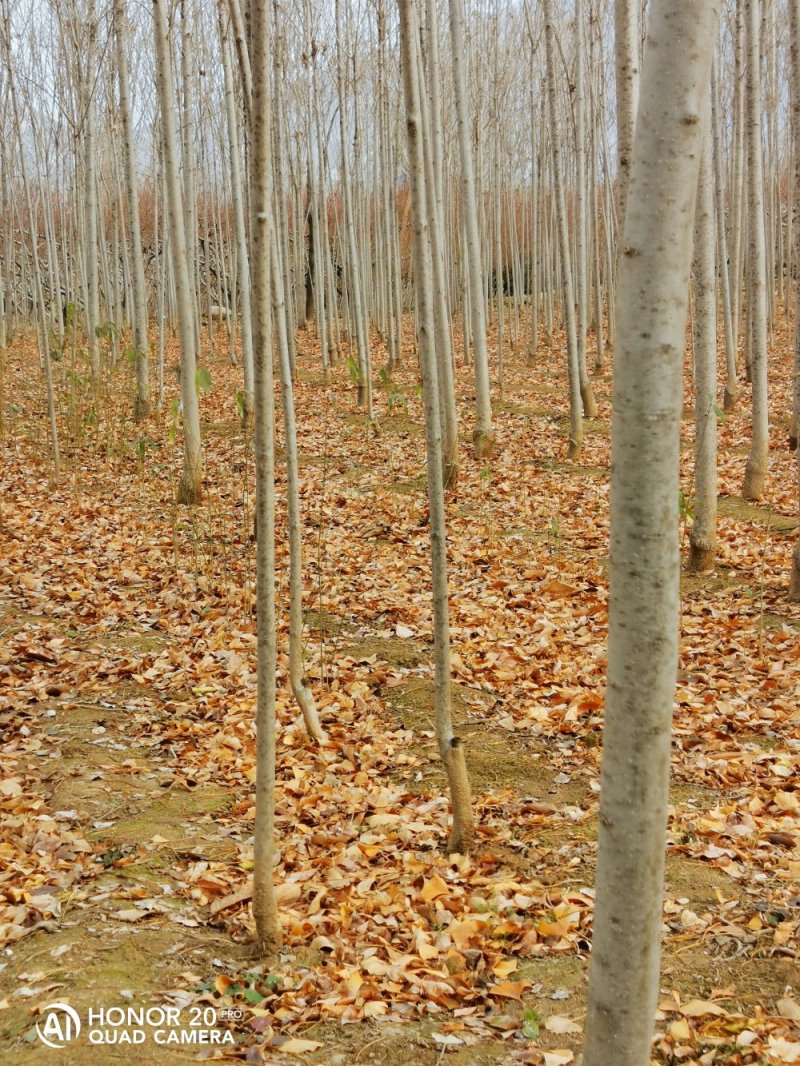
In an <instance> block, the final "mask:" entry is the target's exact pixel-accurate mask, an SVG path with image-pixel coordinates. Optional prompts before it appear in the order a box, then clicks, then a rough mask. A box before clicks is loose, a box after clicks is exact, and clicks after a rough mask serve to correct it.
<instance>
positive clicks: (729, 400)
mask: <svg viewBox="0 0 800 1066" xmlns="http://www.w3.org/2000/svg"><path fill="white" fill-rule="evenodd" d="M722 410H723V411H724V412H725V413H726V414H731V413H732V412H733V411H735V410H736V389H731V388H729V387H728V386H727V385H726V386H725V393H724V396H723V399H722Z"/></svg>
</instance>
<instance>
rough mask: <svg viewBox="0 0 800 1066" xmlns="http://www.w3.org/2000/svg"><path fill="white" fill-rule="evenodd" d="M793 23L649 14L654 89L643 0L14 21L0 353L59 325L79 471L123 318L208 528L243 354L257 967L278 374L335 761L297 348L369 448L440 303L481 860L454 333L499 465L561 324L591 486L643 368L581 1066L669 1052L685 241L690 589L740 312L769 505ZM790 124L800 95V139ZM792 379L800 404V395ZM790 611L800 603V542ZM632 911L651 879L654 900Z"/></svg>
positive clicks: (619, 472)
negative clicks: (380, 391) (669, 811)
mask: <svg viewBox="0 0 800 1066" xmlns="http://www.w3.org/2000/svg"><path fill="white" fill-rule="evenodd" d="M797 3H798V0H789V8H790V12H789V13H790V14H791V16H792V17H791V19H789V20H788V25H789V26H790V31H791V32H790V36H789V40H788V41H787V40H785V39H783V37H782V28H783V27H784V26H785V25H786V24H787V23H786V21H785V20H783V18H782V6H781V4H780V3H779V2H778V0H771V2H768V3H765V4H762V5H759V4H758V3H757V0H738V2H737V3H736V4H731V5H729V6H728V7H727V8H726V10H725V12H724V14H723V18H722V20H721V25H722V32H721V34H720V33H718V31H717V23H718V15H719V12H718V9H717V4H716V3H715V2H714V0H703V2H702V3H699V4H695V5H686V4H682V3H673V2H670V0H653V3H652V5H651V6H652V10H651V13H650V16H649V23H648V48H647V53H646V56H645V62H644V68H643V69H644V73H643V77H642V82H641V86H640V80H639V66H640V41H641V37H642V33H641V27H640V23H639V11H640V8H639V4H638V3H637V2H630V0H617V3H616V4H615V8H614V12H613V16H614V17H613V25H614V30H615V32H614V33H613V34H612V33H611V23H612V18H611V14H612V13H611V12H610V11H609V10H608V5H607V4H605V3H603V2H602V0H596V2H591V3H589V4H582V3H580V2H578V3H576V4H575V5H574V7H573V5H571V4H570V5H569V6H568V7H565V6H563V5H558V6H557V5H555V4H554V3H553V2H552V0H543V3H542V4H541V5H532V4H530V3H525V4H523V5H522V6H515V5H510V4H508V5H502V4H499V3H496V4H493V5H491V6H489V7H488V8H483V7H475V8H474V9H472V10H470V11H469V12H467V11H466V10H465V7H464V4H463V2H462V0H448V3H447V6H446V11H445V10H441V11H440V10H439V9H437V6H436V4H435V3H434V2H433V0H425V2H423V0H400V3H399V11H398V12H395V11H394V9H391V10H390V9H389V8H388V6H387V5H385V4H384V3H383V2H382V0H376V3H374V4H373V5H368V6H366V7H363V8H362V7H354V6H353V5H350V4H346V3H345V0H337V2H336V4H335V7H334V10H333V12H332V18H328V14H330V13H323V12H322V11H318V10H315V9H314V8H313V7H312V5H311V4H310V2H309V0H305V3H303V4H302V5H298V6H295V7H293V8H283V7H278V6H276V7H274V8H273V7H272V6H271V5H268V4H266V3H265V2H263V0H251V2H250V4H249V5H248V6H247V7H246V9H244V10H243V9H242V7H240V5H239V3H238V0H227V3H222V2H220V4H219V6H218V7H214V6H213V5H203V4H199V3H193V2H192V0H180V2H179V4H178V5H177V6H176V7H172V8H170V7H168V5H167V3H166V0H153V4H152V18H151V20H149V21H150V29H151V31H152V37H151V40H152V44H151V45H149V46H148V45H146V44H145V40H144V37H143V36H141V34H140V33H139V32H137V33H132V32H131V27H130V24H129V17H130V12H129V11H126V8H125V3H124V0H114V3H113V6H112V7H111V9H109V10H105V9H103V10H101V9H98V8H97V7H96V3H95V0H86V2H85V5H82V6H78V5H77V4H73V5H65V4H62V3H59V4H57V5H56V4H54V5H53V7H52V9H51V11H52V16H53V17H52V19H49V20H47V21H44V20H42V19H41V18H40V17H38V16H39V10H38V8H36V7H32V8H31V9H29V10H26V9H25V8H24V7H23V5H22V4H21V3H20V4H18V5H17V6H12V3H11V0H0V4H1V7H0V10H2V26H3V39H2V52H3V64H2V67H0V78H1V79H2V84H0V101H2V102H1V103H0V108H2V110H1V111H0V121H2V124H3V133H4V134H5V136H3V138H2V145H1V146H0V164H2V167H1V170H0V195H1V196H2V213H3V218H4V220H5V226H4V230H3V238H2V248H0V252H2V260H0V267H1V269H0V294H2V302H1V303H0V329H2V336H0V347H5V343H6V337H7V333H8V330H9V327H10V329H11V330H13V331H16V330H18V329H20V328H22V326H23V325H24V324H25V323H26V322H30V323H32V324H33V325H34V327H35V329H36V332H37V339H38V346H39V353H40V357H41V363H42V369H43V388H44V394H45V396H46V399H47V409H48V417H49V425H50V439H51V447H52V458H53V465H54V469H55V472H56V474H57V473H58V470H59V465H60V458H59V406H60V402H61V393H60V388H61V387H62V386H63V381H64V369H65V366H66V361H65V360H64V359H63V358H62V357H63V353H64V352H65V350H66V348H67V346H68V345H69V344H71V345H72V349H73V372H74V367H75V366H76V365H83V364H81V359H83V361H84V363H85V367H86V373H87V386H88V388H89V390H90V391H91V393H92V395H93V402H94V403H95V404H97V405H100V404H101V402H102V398H101V384H102V380H103V375H104V356H103V352H102V350H101V349H102V348H104V347H106V345H102V344H101V340H102V339H103V337H107V338H108V339H109V344H108V345H107V347H108V348H109V352H110V359H111V361H112V362H113V361H114V359H120V358H122V354H123V351H122V343H121V342H122V338H123V337H126V336H127V332H126V331H127V329H128V327H129V326H130V329H131V333H130V337H131V340H130V345H129V346H128V347H127V349H126V351H127V354H128V355H129V356H130V359H131V361H132V363H133V364H134V366H135V398H134V404H133V412H132V413H133V416H134V417H135V418H138V419H143V418H145V417H147V416H148V414H149V411H150V408H151V405H152V403H153V397H152V395H151V392H152V391H153V390H151V381H150V373H151V370H152V369H153V368H154V366H153V365H154V363H155V365H157V367H158V389H157V392H156V396H157V402H161V401H162V400H163V395H164V369H163V353H164V350H165V339H164V338H165V331H166V330H167V329H168V328H169V325H170V324H174V325H175V327H176V329H177V333H178V337H179V349H180V367H179V371H180V389H181V414H182V423H183V440H184V461H183V471H182V476H181V481H180V485H179V487H178V500H179V502H181V503H185V504H193V503H196V502H198V501H199V500H200V498H201V495H202V442H201V439H200V419H199V405H198V390H197V380H198V378H197V375H198V367H199V365H200V358H201V351H202V350H203V345H210V344H212V343H213V340H212V338H213V333H210V334H209V336H208V338H207V339H204V338H203V333H202V328H201V324H202V319H203V318H206V319H207V320H208V321H209V323H210V324H213V322H214V320H215V319H219V318H222V319H224V320H225V321H226V322H227V323H228V328H229V347H230V352H231V355H232V357H233V358H236V359H237V360H238V359H241V365H242V388H241V394H240V399H241V404H240V406H241V412H242V417H243V420H244V422H245V425H246V426H247V427H248V428H249V427H251V426H252V428H253V430H254V447H255V456H256V481H257V497H256V498H257V507H256V511H257V550H256V554H257V581H258V705H257V726H258V739H257V764H258V779H257V788H256V835H255V840H256V858H255V868H254V897H253V901H254V902H253V907H254V914H255V918H256V924H257V931H258V939H259V943H260V945H261V947H262V949H263V950H264V952H266V953H268V952H271V951H273V950H274V949H275V947H276V946H277V944H278V943H279V941H280V922H279V916H278V914H277V909H276V906H275V896H274V892H273V886H272V866H273V822H274V788H275V661H276V619H275V594H274V589H275V574H274V531H275V493H274V471H275V451H274V440H275V429H274V419H275V406H274V393H275V385H274V380H273V377H274V367H277V373H278V380H279V385H280V391H281V400H282V404H281V406H282V411H283V418H284V431H285V435H286V441H287V448H286V456H287V506H288V510H289V518H290V521H289V532H290V538H291V540H290V543H291V584H292V599H291V626H290V637H291V662H292V670H291V675H292V687H293V690H294V693H295V696H296V698H297V701H298V704H299V705H300V707H301V708H302V711H303V714H304V717H305V721H306V724H307V727H308V730H309V733H310V735H311V736H312V737H313V738H314V739H315V740H316V741H317V742H319V743H324V742H325V734H324V730H323V728H322V726H321V724H320V722H319V720H318V718H317V715H316V710H315V707H314V701H313V696H312V694H311V692H310V690H309V689H308V686H307V685H306V684H305V681H304V679H303V676H302V657H301V647H300V629H301V618H302V613H301V603H300V589H301V544H300V510H299V491H298V479H297V455H296V434H295V412H294V401H293V389H292V381H293V375H294V372H295V363H296V359H295V351H294V340H295V336H296V331H297V329H298V328H309V327H310V326H311V325H312V324H313V329H314V331H315V337H316V340H317V343H318V358H319V361H320V364H321V367H322V368H323V369H324V370H325V371H326V372H327V371H329V370H330V369H331V367H332V366H333V364H335V363H336V362H337V360H338V359H339V358H340V356H342V355H345V356H346V357H347V361H348V363H349V368H350V372H351V374H352V376H353V378H354V381H355V382H356V384H357V402H358V404H359V405H360V406H361V407H362V408H363V410H364V413H365V416H366V417H367V418H368V419H369V421H370V422H371V423H373V425H374V424H375V423H376V422H377V420H378V415H379V413H378V411H377V409H376V405H375V401H374V397H373V392H372V383H373V374H374V362H375V360H376V356H377V357H378V358H380V360H381V362H383V363H385V366H386V368H387V370H388V372H389V373H391V371H392V369H393V368H394V366H396V365H397V363H398V362H399V361H400V359H401V358H402V355H403V346H402V338H403V336H404V330H406V331H407V330H408V321H407V320H404V312H405V311H406V310H408V309H409V307H413V310H414V315H415V333H416V341H417V353H418V360H419V368H420V372H421V376H422V382H423V394H424V401H425V403H424V406H425V423H426V460H427V477H428V497H429V503H430V537H431V561H432V584H433V604H434V653H435V681H436V684H435V693H436V696H435V699H436V708H435V709H436V727H437V736H438V741H439V750H440V754H441V757H442V760H443V763H444V765H445V767H446V770H447V776H448V782H449V785H450V792H451V799H452V808H453V828H452V834H451V838H450V842H449V847H450V850H451V851H459V852H467V851H469V850H470V848H471V846H472V841H473V816H472V809H471V798H470V790H469V782H468V776H467V769H466V761H465V757H464V747H463V744H462V743H461V740H460V738H459V737H458V736H457V735H455V733H454V730H453V725H452V720H451V714H450V658H449V656H450V637H449V622H448V601H447V558H446V536H445V511H446V508H445V492H446V489H447V487H448V485H450V484H452V482H453V480H454V478H455V477H456V474H457V469H458V464H459V430H460V427H459V424H458V416H457V410H456V403H455V390H454V347H453V341H452V338H453V325H454V321H455V320H456V319H457V317H460V320H461V326H462V335H463V339H464V344H463V349H464V358H467V357H469V358H470V360H471V363H472V366H473V368H474V376H475V414H474V435H473V443H474V451H475V454H476V455H477V456H478V457H486V456H487V455H491V453H492V452H493V450H494V449H495V448H496V447H497V446H498V445H501V443H502V442H498V441H497V439H496V431H495V427H494V424H493V414H492V403H491V400H492V395H491V390H492V388H494V390H495V391H496V392H499V391H500V390H501V389H502V382H503V360H504V355H505V352H506V346H507V344H509V343H510V344H512V345H514V346H515V347H522V348H524V350H526V351H527V352H528V354H529V355H530V357H531V361H532V364H533V369H532V372H534V373H535V360H536V357H537V353H538V351H539V348H540V347H541V346H542V345H548V346H550V345H552V344H553V343H554V338H555V335H556V330H557V328H558V327H563V330H564V337H565V345H564V347H565V359H566V367H567V371H568V374H567V378H568V385H569V387H568V397H567V400H568V406H569V416H570V417H569V437H568V441H567V448H568V455H569V457H570V458H571V459H573V460H578V459H579V458H580V454H581V446H582V439H583V420H584V419H585V418H591V417H593V416H594V415H595V413H596V405H595V400H594V397H593V393H592V386H591V378H590V374H589V366H588V358H587V352H588V349H589V339H590V337H591V338H592V339H593V342H594V363H595V367H596V368H598V369H599V368H602V366H603V363H604V359H605V352H606V350H608V349H610V348H616V349H617V354H616V359H615V379H614V427H613V449H614V457H615V458H614V467H613V477H612V556H611V560H612V562H611V596H612V599H611V628H610V646H609V696H608V700H607V719H606V723H607V724H606V734H605V759H604V771H603V793H602V807H601V826H602V828H601V836H600V864H599V871H598V895H597V916H596V925H595V951H594V962H593V968H592V978H591V985H590V1015H589V1027H588V1032H589V1038H588V1045H587V1051H586V1066H599V1064H600V1063H607V1062H611V1061H613V1062H615V1063H620V1064H623V1066H624V1064H626V1063H630V1064H631V1066H634V1064H636V1066H639V1064H641V1063H643V1062H645V1061H647V1055H648V1047H649V1037H650V1032H651V1029H652V1021H653V1011H654V1008H655V997H656V993H657V988H658V979H657V978H658V950H657V945H658V932H659V925H660V898H661V887H662V882H663V854H664V843H665V827H666V803H667V782H668V766H669V735H670V712H671V703H672V697H673V692H674V684H675V673H676V663H677V632H678V626H677V615H678V564H679V555H678V514H677V509H678V497H679V494H678V455H679V450H678V449H679V440H678V431H679V424H680V411H681V388H682V366H683V353H684V347H685V322H686V306H687V301H688V293H689V274H690V265H691V257H692V246H693V243H694V256H695V268H694V273H695V281H696V299H695V312H694V337H693V350H694V361H695V374H694V382H695V411H696V419H697V431H696V449H697V463H696V469H697V475H696V487H697V501H696V511H697V518H696V521H695V526H694V529H693V532H692V556H691V563H692V565H694V566H696V567H700V568H707V567H709V566H711V565H713V561H714V530H715V509H716V472H715V471H716V466H715V464H716V446H715V425H716V418H717V414H718V407H717V386H716V365H717V336H718V331H717V320H718V317H719V318H721V322H722V330H721V337H722V341H723V345H724V350H725V356H726V358H725V363H724V365H725V369H726V381H725V393H724V396H725V399H724V402H725V406H726V407H728V408H729V409H730V408H731V407H732V406H733V405H734V404H735V403H736V402H737V393H738V384H737V382H738V378H739V351H740V349H741V352H742V359H743V363H744V366H745V374H746V377H747V379H748V381H749V382H750V384H751V390H750V392H751V409H752V438H751V440H752V443H751V448H750V453H749V457H748V461H747V467H746V470H745V472H744V485H743V494H744V495H745V497H747V498H750V499H757V498H759V497H760V496H761V495H762V494H763V492H764V491H765V485H766V476H767V459H768V417H767V347H768V340H769V336H770V331H771V330H772V329H774V327H775V325H776V322H777V320H778V316H779V315H780V314H782V313H783V309H784V306H785V305H786V303H787V301H788V297H789V295H790V293H789V289H790V287H791V286H789V285H787V278H788V279H791V280H794V278H795V275H796V273H797V270H798V265H799V264H800V257H799V256H798V249H797V248H796V247H795V245H796V244H797V242H798V240H800V237H799V236H798V227H797V225H796V224H795V222H794V212H793V211H792V210H791V205H792V204H793V197H794V196H796V195H800V169H798V167H797V166H792V165H791V161H790V159H789V156H788V149H787V146H788V145H790V144H791V143H792V141H791V138H790V133H791V132H792V127H791V126H790V125H789V123H788V120H787V117H786V100H787V97H786V92H785V89H786V86H787V84H788V80H787V77H786V75H787V62H788V59H789V58H790V59H791V69H792V72H793V73H792V86H793V88H794V89H798V90H800V74H798V73H796V71H797V69H798V59H797V47H798V19H797ZM142 21H144V20H142ZM445 28H446V32H445ZM140 30H141V27H140ZM520 40H522V41H524V42H525V47H524V48H523V49H520V48H519V42H520ZM612 41H613V47H612ZM686 42H691V46H687V44H686ZM31 44H35V45H36V49H35V53H34V51H33V50H31V51H30V52H29V53H28V54H31V55H32V54H36V55H37V56H39V57H44V59H43V60H42V59H41V58H40V59H39V60H37V66H36V67H34V66H33V65H32V64H31V63H26V62H25V61H24V59H23V56H24V55H25V54H26V53H25V49H26V47H30V45H31ZM715 49H716V60H715V73H714V76H713V77H712V74H711V68H712V59H713V55H714V52H715ZM612 57H613V60H614V62H613V63H612V62H611V60H612ZM148 76H149V79H150V81H149V82H148ZM150 83H152V84H154V85H155V86H156V93H155V97H154V98H153V99H149V98H148V95H147V91H146V88H145V86H146V85H147V84H150ZM487 85H488V86H489V87H490V91H489V92H485V91H484V89H485V87H486V86H487ZM765 95H766V104H765V103H764V96H765ZM640 97H641V100H642V103H641V105H640V104H639V98H640ZM611 100H613V101H614V113H613V115H612V114H611V113H610V110H609V107H610V104H609V101H611ZM798 100H800V95H799V94H798V93H797V92H795V93H794V94H793V96H792V106H793V110H794V114H795V115H797V114H798V113H800V112H799V111H798V110H797V109H798V108H800V102H798ZM798 130H800V127H798V126H797V125H795V127H794V142H793V144H794V147H795V150H796V151H798V152H799V153H800V148H798V145H800V132H798ZM634 131H635V134H634ZM614 141H616V144H614ZM221 145H224V151H222V152H221V151H220V150H219V149H220V146H221ZM799 158H800V157H799ZM701 160H702V163H701ZM223 161H224V165H223ZM144 175H147V179H146V181H143V180H142V179H143V176H144ZM698 188H699V200H698V202H699V206H698V210H697V214H696V221H695V197H696V194H697V191H698ZM693 225H695V239H694V242H693V241H692V226H693ZM409 254H410V261H409V259H408V257H409ZM148 269H149V278H148ZM412 286H413V299H412V292H411V287H412ZM718 303H719V304H720V305H721V310H722V314H721V315H718V312H717V304H718ZM154 311H155V321H156V329H157V331H158V343H157V350H158V352H159V359H158V360H157V361H154V360H153V359H152V357H151V344H152V343H153V335H152V327H151V323H152V317H153V312H154ZM488 322H491V323H492V334H491V335H492V338H493V344H492V350H491V359H490V349H489V344H488V340H487V323H488ZM79 337H80V338H81V340H80V342H79V340H78V338H79ZM79 343H80V347H79ZM275 356H277V359H275V358H274V357H275ZM492 379H494V381H493V382H492ZM796 379H797V382H798V384H797V386H796V393H797V391H798V390H800V371H798V372H797V374H796ZM795 402H796V404H798V405H800V397H798V396H796V398H795ZM799 485H800V479H799ZM791 594H792V595H793V596H795V597H798V598H800V547H798V549H797V550H796V552H795V556H794V572H793V576H792V584H791ZM630 885H634V886H637V888H638V891H637V892H636V893H635V894H634V899H633V900H632V899H631V895H630V892H629V891H628V889H629V886H630ZM622 907H624V914H623V913H622V912H621V911H620V908H622Z"/></svg>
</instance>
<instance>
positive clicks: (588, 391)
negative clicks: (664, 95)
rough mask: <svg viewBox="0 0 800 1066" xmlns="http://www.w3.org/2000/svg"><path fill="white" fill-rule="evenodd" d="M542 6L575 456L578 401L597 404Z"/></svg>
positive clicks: (551, 42)
mask: <svg viewBox="0 0 800 1066" xmlns="http://www.w3.org/2000/svg"><path fill="white" fill-rule="evenodd" d="M542 9H543V12H544V20H545V22H544V43H545V58H546V63H547V99H548V102H549V106H550V145H551V149H552V157H553V185H554V188H555V200H556V226H557V228H558V246H559V253H560V256H561V277H562V279H563V285H564V318H565V321H566V327H567V373H568V380H569V448H568V450H567V458H568V459H573V460H574V459H577V458H578V457H579V456H580V454H581V449H582V447H583V419H582V418H581V404H583V408H584V412H585V413H586V414H589V412H591V413H592V415H594V414H596V413H597V407H596V405H595V402H594V396H593V395H592V387H591V385H590V384H589V378H588V376H587V377H586V380H585V383H584V382H582V381H581V374H580V367H579V364H578V335H577V324H576V321H575V291H574V288H573V284H572V256H571V254H570V247H569V233H568V231H567V205H566V197H565V195H564V180H565V178H564V174H563V172H562V169H561V141H560V137H559V131H558V125H557V123H558V108H557V100H556V74H555V55H554V53H555V29H554V27H553V8H552V0H544V3H543V5H542ZM584 373H585V370H584Z"/></svg>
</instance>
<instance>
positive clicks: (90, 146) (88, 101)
mask: <svg viewBox="0 0 800 1066" xmlns="http://www.w3.org/2000/svg"><path fill="white" fill-rule="evenodd" d="M86 17H87V20H88V37H87V44H86V67H85V69H84V86H83V101H82V102H83V121H84V124H85V138H84V149H85V153H86V154H85V160H84V180H85V182H86V206H85V210H86V235H85V242H86V243H85V249H86V254H85V261H86V296H87V299H86V347H87V349H88V352H89V368H90V370H91V374H92V381H93V383H94V387H95V389H97V388H98V387H99V385H100V344H99V341H98V337H97V327H98V326H99V325H100V280H99V276H98V267H99V262H100V248H99V245H98V239H97V174H96V169H97V167H96V159H95V156H96V150H95V98H94V86H95V78H96V76H97V69H96V68H97V60H96V52H97V18H96V16H95V9H94V0H89V5H88V10H87V16H86Z"/></svg>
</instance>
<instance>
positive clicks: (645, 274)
mask: <svg viewBox="0 0 800 1066" xmlns="http://www.w3.org/2000/svg"><path fill="white" fill-rule="evenodd" d="M718 14H719V10H718V5H717V3H716V2H715V0H698V2H697V3H694V4H691V5H689V4H675V3H674V2H673V0H653V3H652V6H651V12H650V19H649V25H648V40H647V46H646V52H645V61H644V76H643V84H642V103H641V106H640V110H639V117H638V124H637V130H636V139H635V144H634V153H633V165H632V168H631V182H630V189H629V195H628V203H627V209H626V218H625V230H624V235H623V242H622V247H623V248H624V254H623V255H622V256H621V257H620V277H619V287H618V292H617V307H618V319H617V322H618V334H617V358H616V365H615V367H614V394H613V424H612V464H611V469H612V473H611V569H610V586H611V593H610V606H609V643H608V688H607V694H606V712H605V727H604V731H603V769H602V779H601V785H602V790H601V800H600V837H599V854H598V867H597V879H596V893H597V895H596V904H595V919H594V937H593V945H592V963H591V971H590V977H589V1002H588V1017H587V1022H586V1032H587V1037H586V1048H585V1053H584V1066H611V1064H612V1063H613V1066H646V1064H647V1063H648V1062H649V1061H650V1043H651V1038H652V1033H653V1023H654V1017H655V1010H656V1003H657V999H658V988H659V981H658V975H659V939H660V932H661V920H662V894H663V889H664V852H665V850H666V828H667V802H668V795H669V762H670V741H671V718H672V703H673V698H674V693H675V682H676V674H677V666H678V621H679V611H680V589H679V584H680V582H679V577H680V557H679V523H678V517H679V516H678V489H679V480H678V469H679V458H680V418H681V407H682V380H681V379H682V365H683V353H684V348H685V331H686V310H687V300H688V287H689V267H690V263H691V255H692V226H693V220H694V208H695V198H696V191H697V178H698V167H699V159H700V147H701V136H702V130H703V120H704V116H705V112H706V110H707V101H708V91H709V82H710V73H711V57H712V54H713V49H714V43H715V36H716V28H717V20H718Z"/></svg>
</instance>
